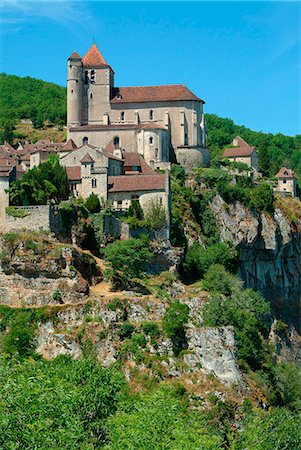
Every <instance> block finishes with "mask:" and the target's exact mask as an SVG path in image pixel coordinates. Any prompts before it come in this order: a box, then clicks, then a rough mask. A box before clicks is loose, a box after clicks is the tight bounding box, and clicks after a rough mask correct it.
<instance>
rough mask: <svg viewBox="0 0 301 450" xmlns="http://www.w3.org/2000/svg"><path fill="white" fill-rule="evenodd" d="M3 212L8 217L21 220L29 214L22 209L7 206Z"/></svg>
mask: <svg viewBox="0 0 301 450" xmlns="http://www.w3.org/2000/svg"><path fill="white" fill-rule="evenodd" d="M5 212H6V214H7V215H8V216H11V217H15V218H20V219H23V217H26V216H28V215H29V212H28V211H26V210H24V209H19V208H17V207H16V206H8V207H7V208H5Z"/></svg>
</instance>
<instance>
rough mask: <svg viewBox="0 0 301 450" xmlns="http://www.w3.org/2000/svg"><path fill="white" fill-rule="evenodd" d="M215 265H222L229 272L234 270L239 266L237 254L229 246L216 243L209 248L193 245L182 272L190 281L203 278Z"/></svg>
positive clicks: (187, 254) (188, 252)
mask: <svg viewBox="0 0 301 450" xmlns="http://www.w3.org/2000/svg"><path fill="white" fill-rule="evenodd" d="M213 264H222V265H223V266H224V267H225V268H227V269H228V270H234V269H235V268H236V264H237V252H236V250H235V249H233V248H231V247H230V246H229V245H228V244H224V243H216V244H213V245H211V246H209V247H208V248H203V247H201V246H200V245H199V244H197V243H194V244H192V245H191V246H190V247H189V248H188V251H187V253H186V256H185V259H184V261H183V264H182V271H183V274H184V276H185V277H186V278H187V279H188V280H196V279H199V278H202V277H203V276H204V274H205V273H206V272H207V271H208V269H209V267H210V266H211V265H213Z"/></svg>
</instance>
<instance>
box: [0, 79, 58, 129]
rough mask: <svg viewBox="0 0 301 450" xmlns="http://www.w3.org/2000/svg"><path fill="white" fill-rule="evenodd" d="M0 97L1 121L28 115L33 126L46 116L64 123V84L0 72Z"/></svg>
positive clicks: (56, 121) (0, 122)
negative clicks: (59, 84)
mask: <svg viewBox="0 0 301 450" xmlns="http://www.w3.org/2000/svg"><path fill="white" fill-rule="evenodd" d="M0 99H1V102H0V124H2V123H3V121H4V120H6V121H8V120H10V121H11V123H14V121H15V120H16V119H30V120H31V121H32V122H33V124H34V125H35V126H36V127H37V126H41V125H42V124H43V122H45V121H46V120H47V121H49V122H52V123H55V124H61V125H64V124H65V123H66V115H67V109H66V108H67V93H66V88H64V87H62V86H58V85H56V84H54V83H47V82H46V81H42V80H37V79H35V78H31V77H25V78H20V77H17V76H15V75H7V74H5V73H2V74H0ZM0 127H1V125H0Z"/></svg>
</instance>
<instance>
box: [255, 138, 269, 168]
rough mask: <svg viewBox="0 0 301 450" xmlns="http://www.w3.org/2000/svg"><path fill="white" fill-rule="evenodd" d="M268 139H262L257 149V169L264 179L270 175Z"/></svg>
mask: <svg viewBox="0 0 301 450" xmlns="http://www.w3.org/2000/svg"><path fill="white" fill-rule="evenodd" d="M268 145H269V144H268V139H267V138H265V139H262V140H261V141H260V143H259V145H258V147H257V150H258V169H259V172H261V173H262V174H263V175H264V176H265V177H268V176H269V175H270V157H269V151H268Z"/></svg>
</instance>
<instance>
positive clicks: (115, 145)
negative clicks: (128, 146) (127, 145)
mask: <svg viewBox="0 0 301 450" xmlns="http://www.w3.org/2000/svg"><path fill="white" fill-rule="evenodd" d="M113 142H114V147H115V148H119V147H120V139H119V136H115V137H114V141H113Z"/></svg>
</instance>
